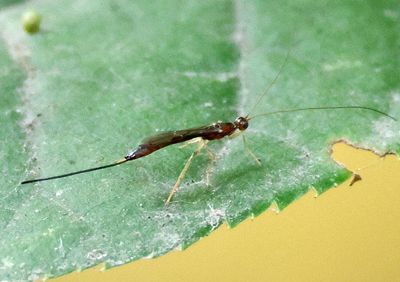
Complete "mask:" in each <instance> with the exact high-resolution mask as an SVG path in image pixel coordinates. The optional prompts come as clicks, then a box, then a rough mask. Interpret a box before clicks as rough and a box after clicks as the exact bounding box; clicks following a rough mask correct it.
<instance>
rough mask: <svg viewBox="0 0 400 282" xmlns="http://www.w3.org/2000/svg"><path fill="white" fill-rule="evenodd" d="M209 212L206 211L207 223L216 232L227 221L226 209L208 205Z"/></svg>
mask: <svg viewBox="0 0 400 282" xmlns="http://www.w3.org/2000/svg"><path fill="white" fill-rule="evenodd" d="M208 207H209V208H210V209H209V210H207V211H206V217H205V218H206V222H207V224H209V225H210V226H211V228H212V230H214V229H215V228H217V227H218V226H219V224H220V223H221V222H222V221H223V220H224V219H225V209H218V208H217V209H216V208H214V207H213V206H212V205H211V204H208Z"/></svg>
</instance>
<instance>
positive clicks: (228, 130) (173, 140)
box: [125, 117, 248, 161]
mask: <svg viewBox="0 0 400 282" xmlns="http://www.w3.org/2000/svg"><path fill="white" fill-rule="evenodd" d="M247 127H248V118H247V117H238V118H237V119H236V120H235V121H234V122H221V121H219V122H216V123H213V124H211V125H206V126H201V127H196V128H190V129H184V130H174V131H165V132H161V133H159V134H156V135H153V136H150V137H147V138H145V139H144V140H143V141H142V144H140V145H139V146H138V147H137V148H136V149H135V150H133V151H132V152H130V153H129V154H128V155H126V156H125V159H126V160H127V161H130V160H135V159H139V158H141V157H144V156H147V155H149V154H151V153H153V152H155V151H157V150H159V149H161V148H164V147H166V146H169V145H173V144H177V143H182V142H186V141H189V140H192V139H194V138H198V137H200V138H202V139H204V140H218V139H222V138H224V137H226V136H229V135H232V134H233V133H234V132H235V131H236V130H240V131H243V130H246V128H247Z"/></svg>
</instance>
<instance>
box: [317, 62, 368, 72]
mask: <svg viewBox="0 0 400 282" xmlns="http://www.w3.org/2000/svg"><path fill="white" fill-rule="evenodd" d="M361 66H362V63H361V62H360V61H358V60H357V61H342V60H338V61H336V62H334V63H330V64H329V63H326V64H323V65H322V68H323V70H324V71H335V70H340V69H349V68H355V67H361Z"/></svg>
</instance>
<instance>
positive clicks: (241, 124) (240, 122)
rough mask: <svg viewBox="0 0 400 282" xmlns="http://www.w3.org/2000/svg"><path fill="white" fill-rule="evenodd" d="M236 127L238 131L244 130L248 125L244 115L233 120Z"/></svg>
mask: <svg viewBox="0 0 400 282" xmlns="http://www.w3.org/2000/svg"><path fill="white" fill-rule="evenodd" d="M234 124H235V126H236V128H238V129H239V130H240V131H243V130H245V129H246V128H247V127H249V121H248V119H247V118H245V117H238V118H237V119H236V120H235V122H234Z"/></svg>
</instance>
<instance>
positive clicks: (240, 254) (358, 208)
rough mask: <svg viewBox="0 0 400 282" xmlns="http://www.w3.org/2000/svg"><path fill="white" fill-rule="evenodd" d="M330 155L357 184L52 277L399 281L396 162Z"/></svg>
mask: <svg viewBox="0 0 400 282" xmlns="http://www.w3.org/2000/svg"><path fill="white" fill-rule="evenodd" d="M332 156H333V158H334V159H335V160H336V161H338V162H340V163H343V164H344V165H345V166H346V167H347V168H349V169H350V170H352V171H357V172H358V173H359V174H360V175H361V177H362V181H358V182H357V183H355V184H354V185H353V186H352V187H349V182H350V181H347V182H346V183H344V184H342V185H340V186H339V187H337V188H333V189H331V190H329V191H328V192H326V193H324V194H323V195H321V196H319V197H317V198H316V197H315V193H314V191H312V190H311V191H309V193H308V194H307V195H305V196H303V197H302V198H300V199H299V200H297V201H295V202H294V203H292V204H291V205H290V206H289V207H287V208H286V209H285V210H283V211H282V212H280V213H279V214H277V213H276V212H274V211H273V210H272V208H270V209H269V211H267V212H264V213H263V214H262V215H260V216H259V217H257V218H255V219H248V220H246V221H245V222H243V223H241V224H239V226H237V227H236V228H234V229H228V228H227V227H226V225H223V226H222V227H220V228H219V229H218V230H216V231H214V232H213V233H211V235H210V236H208V237H206V238H203V239H202V240H200V241H199V242H197V243H196V244H194V245H193V246H191V247H189V248H188V249H187V250H185V251H183V252H172V253H169V254H167V255H165V256H163V257H160V258H157V259H151V260H140V261H136V262H133V263H130V264H127V265H124V266H121V267H117V268H112V269H109V270H107V271H105V272H101V271H99V269H101V266H98V267H96V268H94V269H89V270H85V271H83V272H81V273H76V272H75V273H72V274H69V275H66V276H63V277H60V278H58V279H54V280H53V282H55V281H57V282H65V281H85V282H86V281H96V282H102V281H190V282H196V281H399V279H400V177H399V174H400V161H399V159H398V158H397V157H395V156H387V157H385V158H379V157H378V156H376V155H374V154H372V153H371V152H367V151H362V150H356V149H354V148H351V147H350V146H347V145H345V144H336V145H335V146H334V152H333V155H332ZM359 169H361V170H359Z"/></svg>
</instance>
